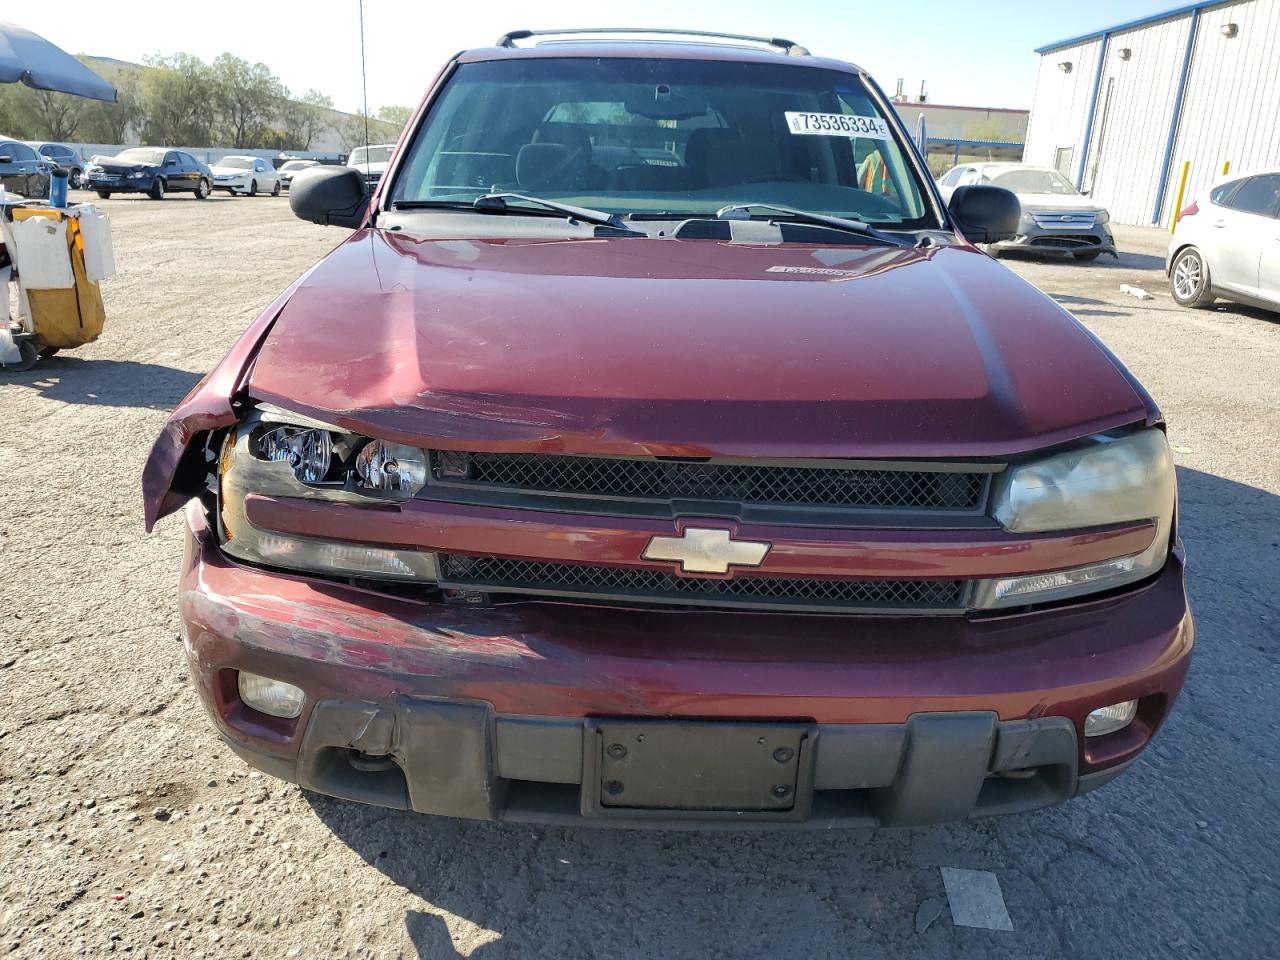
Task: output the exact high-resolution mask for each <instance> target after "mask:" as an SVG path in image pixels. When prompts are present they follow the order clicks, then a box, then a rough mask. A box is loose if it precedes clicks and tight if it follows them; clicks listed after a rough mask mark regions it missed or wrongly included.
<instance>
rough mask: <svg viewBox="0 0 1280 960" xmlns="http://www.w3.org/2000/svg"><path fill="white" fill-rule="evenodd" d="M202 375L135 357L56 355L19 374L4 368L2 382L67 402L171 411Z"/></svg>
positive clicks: (0, 375)
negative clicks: (111, 358) (100, 358)
mask: <svg viewBox="0 0 1280 960" xmlns="http://www.w3.org/2000/svg"><path fill="white" fill-rule="evenodd" d="M201 376H202V374H199V373H193V372H191V371H189V370H178V369H175V368H174V367H165V366H161V365H160V364H156V363H141V362H138V361H134V360H83V359H81V358H79V357H74V356H65V355H63V354H58V355H56V356H52V357H46V358H45V359H42V360H41V361H40V362H39V363H38V364H36V366H35V367H34V368H32V369H31V370H26V371H23V372H21V373H19V372H15V371H7V370H6V371H0V386H8V385H13V386H17V387H27V388H29V389H31V390H33V391H35V392H36V393H38V394H39V395H40V396H41V397H47V398H48V399H51V400H61V401H62V402H63V403H75V404H84V405H89V406H106V407H149V408H151V409H157V410H169V409H171V408H173V407H174V406H176V405H177V403H178V401H179V400H181V399H182V398H183V397H185V396H186V395H187V394H188V393H190V392H191V388H192V387H194V386H195V385H196V383H198V382H199V380H200V378H201Z"/></svg>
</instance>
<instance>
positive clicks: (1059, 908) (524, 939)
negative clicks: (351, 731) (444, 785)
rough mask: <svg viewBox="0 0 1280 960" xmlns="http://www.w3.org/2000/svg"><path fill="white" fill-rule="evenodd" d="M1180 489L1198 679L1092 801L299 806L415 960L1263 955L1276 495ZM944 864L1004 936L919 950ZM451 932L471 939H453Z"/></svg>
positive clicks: (1276, 648) (1279, 855)
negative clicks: (413, 903) (443, 811)
mask: <svg viewBox="0 0 1280 960" xmlns="http://www.w3.org/2000/svg"><path fill="white" fill-rule="evenodd" d="M1178 472H1179V483H1180V491H1181V493H1180V497H1181V499H1180V504H1181V506H1180V510H1181V516H1180V523H1179V534H1180V536H1181V537H1182V538H1183V540H1184V541H1185V542H1186V547H1187V551H1188V554H1189V558H1190V566H1189V571H1190V573H1189V583H1190V593H1191V596H1192V602H1193V606H1194V608H1195V613H1196V618H1197V622H1198V636H1199V644H1198V648H1197V653H1196V660H1195V663H1194V664H1193V667H1192V673H1191V679H1190V681H1189V683H1188V687H1187V689H1186V691H1185V692H1184V694H1183V698H1182V700H1181V701H1180V702H1179V705H1178V707H1177V708H1175V710H1174V712H1173V715H1172V718H1171V719H1170V721H1169V723H1168V724H1167V726H1166V728H1165V729H1164V730H1163V731H1162V732H1161V734H1160V736H1159V737H1157V738H1156V740H1155V741H1154V742H1153V744H1152V745H1151V747H1149V748H1148V750H1147V751H1146V753H1145V755H1144V757H1143V758H1142V759H1141V760H1140V761H1139V762H1138V763H1137V764H1136V765H1135V767H1134V769H1133V770H1131V771H1130V772H1129V773H1127V774H1126V775H1125V776H1123V777H1121V778H1119V779H1118V780H1117V781H1116V782H1115V783H1114V784H1112V785H1109V786H1108V787H1106V788H1104V789H1103V790H1100V791H1098V792H1097V793H1095V794H1091V795H1089V796H1087V797H1085V798H1082V799H1079V800H1074V801H1071V802H1069V803H1067V804H1065V805H1063V806H1060V807H1055V808H1051V809H1047V810H1041V811H1037V812H1034V813H1029V814H1024V815H1021V816H1014V817H1007V818H1002V819H996V820H978V821H971V822H965V823H958V824H950V825H946V826H940V827H932V828H921V829H911V830H883V831H865V830H856V831H834V832H822V831H815V832H812V833H810V832H804V831H801V832H796V833H748V832H726V833H679V832H668V831H661V830H654V831H615V830H597V829H590V828H560V827H538V826H530V825H522V824H505V823H484V822H468V821H460V820H451V819H439V818H429V817H425V816H418V815H414V814H409V813H401V812H393V811H388V810H383V809H379V808H374V807H367V806H360V805H356V804H351V803H346V802H343V801H338V800H332V799H330V798H327V797H323V796H319V795H315V794H310V793H307V794H304V796H305V797H306V799H307V802H308V803H309V804H310V805H311V807H312V809H313V810H314V812H315V814H316V816H317V817H318V818H319V819H320V820H321V821H322V822H323V823H324V824H325V825H326V826H327V827H328V828H329V829H330V830H332V832H333V834H334V836H335V837H336V838H337V839H338V840H339V841H341V842H342V843H344V844H346V845H347V846H348V847H349V848H350V849H351V850H353V851H354V852H355V853H356V854H357V855H359V856H360V857H361V858H362V859H363V860H364V861H366V862H367V863H368V864H369V865H371V866H373V867H375V868H376V869H377V870H379V871H380V872H381V873H383V874H384V875H385V876H386V877H388V878H389V879H390V880H391V881H393V882H394V883H395V884H397V885H398V886H400V887H401V888H403V889H405V890H407V891H409V892H411V893H412V894H414V895H415V896H417V897H421V898H422V900H424V901H425V902H426V905H427V907H428V909H427V910H418V909H408V910H406V912H405V917H404V923H405V931H404V935H405V937H406V939H407V940H408V941H410V942H411V943H412V944H413V948H414V949H415V950H416V952H417V955H418V956H419V957H420V958H422V960H453V958H456V957H460V956H470V957H474V958H485V960H495V958H498V957H568V956H575V957H576V956H593V957H594V956H600V957H611V958H637V960H639V958H650V957H663V958H674V957H690V958H694V957H697V958H702V957H712V956H714V957H766V956H772V957H776V956H795V957H804V958H818V957H823V958H827V957H829V958H836V957H840V958H846V957H852V956H886V957H887V956H892V957H895V958H901V957H911V958H925V957H942V956H946V957H966V958H967V957H975V958H977V957H982V958H984V960H985V958H987V957H1019V958H1020V957H1026V956H1031V955H1034V956H1040V957H1055V958H1057V957H1062V958H1066V957H1080V956H1099V957H1100V956H1127V957H1132V958H1135V960H1136V958H1140V957H1165V956H1171V955H1178V956H1183V955H1185V956H1229V955H1233V954H1236V953H1241V952H1242V953H1244V954H1246V955H1250V956H1261V955H1264V954H1266V955H1269V954H1270V948H1271V945H1273V944H1274V943H1275V941H1276V938H1277V937H1280V895H1277V894H1276V888H1275V887H1274V884H1273V881H1272V880H1271V877H1273V876H1274V866H1275V864H1276V863H1277V862H1280V839H1278V835H1277V834H1276V833H1275V831H1274V829H1273V826H1274V809H1275V804H1276V803H1277V801H1280V795H1278V794H1280V791H1278V790H1277V789H1276V786H1275V783H1276V781H1275V779H1274V777H1271V776H1270V775H1269V774H1268V773H1266V772H1265V771H1270V770H1274V769H1275V766H1276V764H1277V762H1278V761H1280V748H1278V747H1277V741H1276V739H1275V737H1274V736H1273V734H1272V731H1273V730H1274V707H1273V706H1272V705H1273V704H1274V702H1275V701H1274V682H1275V671H1276V669H1277V667H1280V629H1278V628H1280V599H1277V592H1276V590H1275V584H1276V582H1277V570H1278V569H1280V496H1276V495H1275V494H1272V493H1269V492H1267V491H1265V490H1262V489H1259V488H1256V487H1252V486H1248V485H1245V484H1240V483H1235V482H1233V481H1229V480H1225V479H1223V478H1221V477H1216V476H1212V475H1210V474H1205V473H1202V472H1199V471H1196V470H1191V469H1186V468H1183V469H1180V470H1179V471H1178ZM1268 691H1270V693H1269V692H1268ZM1255 774H1256V775H1255ZM940 866H958V867H967V868H973V869H984V870H991V871H993V872H995V873H996V875H997V877H998V878H999V882H1000V884H1001V888H1002V890H1003V894H1004V897H1005V900H1006V902H1007V905H1008V909H1009V913H1010V915H1011V917H1012V918H1013V923H1014V930H1013V932H1008V933H993V932H991V931H979V930H969V929H965V928H959V927H954V926H953V925H952V924H951V921H950V918H949V916H948V915H947V914H946V913H945V911H944V913H943V916H942V917H940V918H939V919H938V921H937V922H936V923H934V924H933V925H932V926H931V927H929V929H927V930H926V931H924V932H923V933H921V932H917V930H916V929H915V925H914V917H915V912H916V910H917V908H919V907H920V905H921V904H922V903H923V902H924V901H925V900H927V899H933V900H939V899H940V900H941V901H942V902H943V903H944V904H945V902H946V897H945V893H944V892H943V891H942V887H941V883H940V880H939V871H938V868H939V867H940ZM1099 890H1105V891H1108V894H1107V897H1106V898H1105V899H1101V898H1099V897H1098V896H1097V891H1099ZM1264 890H1269V891H1271V893H1270V894H1265V893H1262V892H1261V891H1264ZM1242 910H1244V911H1245V914H1246V915H1244V916H1242V915H1241V911H1242ZM437 911H439V913H437ZM441 914H448V915H453V916H455V917H459V918H462V919H463V920H464V921H466V922H465V923H458V922H456V921H455V922H454V927H453V929H451V928H450V927H449V925H448V923H447V922H446V919H445V918H444V917H443V916H442V915H441ZM472 925H474V926H472Z"/></svg>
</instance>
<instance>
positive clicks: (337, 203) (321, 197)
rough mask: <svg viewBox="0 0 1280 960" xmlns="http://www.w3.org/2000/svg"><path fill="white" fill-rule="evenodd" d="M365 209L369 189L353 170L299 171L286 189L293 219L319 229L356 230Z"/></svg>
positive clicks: (358, 173) (361, 176)
mask: <svg viewBox="0 0 1280 960" xmlns="http://www.w3.org/2000/svg"><path fill="white" fill-rule="evenodd" d="M368 205H369V189H368V187H367V186H366V184H365V180H364V175H363V174H362V173H361V172H360V171H359V170H357V169H356V168H355V167H310V168H308V169H306V170H300V171H298V174H297V176H295V177H294V178H293V182H292V184H290V186H289V207H290V208H291V209H292V210H293V213H294V216H296V217H298V218H300V219H302V220H310V221H311V222H312V223H318V224H321V225H322V226H335V227H351V228H352V229H355V228H356V227H358V226H360V224H361V223H363V222H364V215H365V208H366V207H368Z"/></svg>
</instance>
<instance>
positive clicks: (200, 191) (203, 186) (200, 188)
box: [196, 177, 209, 200]
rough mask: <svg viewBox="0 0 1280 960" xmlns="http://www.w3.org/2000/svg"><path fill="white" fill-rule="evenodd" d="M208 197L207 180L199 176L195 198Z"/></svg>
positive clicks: (203, 198) (205, 198)
mask: <svg viewBox="0 0 1280 960" xmlns="http://www.w3.org/2000/svg"><path fill="white" fill-rule="evenodd" d="M208 198H209V181H208V180H206V179H205V178H204V177H201V178H200V182H199V183H197V184H196V199H197V200H207V199H208Z"/></svg>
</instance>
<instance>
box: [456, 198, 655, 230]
mask: <svg viewBox="0 0 1280 960" xmlns="http://www.w3.org/2000/svg"><path fill="white" fill-rule="evenodd" d="M508 200H519V201H520V202H522V203H532V204H535V205H536V206H539V207H542V208H543V209H545V210H554V211H555V212H556V213H563V214H564V215H565V216H567V217H572V218H573V219H574V220H582V221H584V222H586V223H594V224H598V225H599V226H602V227H613V228H614V229H615V230H626V231H628V232H630V230H631V228H630V227H628V226H627V225H626V224H625V223H623V221H622V218H621V217H619V216H618V215H617V214H616V213H605V212H604V211H603V210H592V209H591V208H590V207H575V206H574V205H573V204H571V203H561V202H560V201H559V200H544V199H543V198H542V197H531V196H529V195H528V194H524V193H486V194H484V195H483V196H479V197H476V198H475V199H474V200H472V201H471V205H472V206H473V207H475V208H476V209H477V210H499V211H508V210H511V211H512V212H516V213H518V212H520V211H519V208H518V207H517V208H514V209H513V208H512V207H510V206H509V205H508V203H507V201H508Z"/></svg>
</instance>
